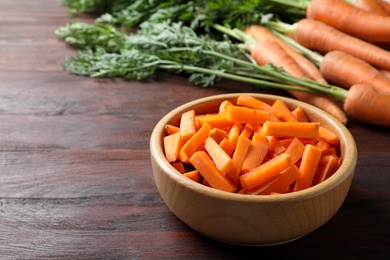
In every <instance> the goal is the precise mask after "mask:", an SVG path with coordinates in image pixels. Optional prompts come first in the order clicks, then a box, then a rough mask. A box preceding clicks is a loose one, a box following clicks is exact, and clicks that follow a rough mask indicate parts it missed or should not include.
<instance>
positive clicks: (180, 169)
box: [171, 162, 186, 173]
mask: <svg viewBox="0 0 390 260" xmlns="http://www.w3.org/2000/svg"><path fill="white" fill-rule="evenodd" d="M171 165H172V166H173V168H175V169H176V170H177V171H178V172H180V173H185V172H186V169H185V168H184V164H183V163H182V162H174V163H171Z"/></svg>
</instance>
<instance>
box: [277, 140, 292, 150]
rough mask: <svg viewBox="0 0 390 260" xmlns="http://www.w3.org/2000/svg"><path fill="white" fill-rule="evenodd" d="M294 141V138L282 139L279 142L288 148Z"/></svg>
mask: <svg viewBox="0 0 390 260" xmlns="http://www.w3.org/2000/svg"><path fill="white" fill-rule="evenodd" d="M293 140H294V138H282V139H280V140H279V142H280V143H281V144H282V145H283V146H284V147H286V148H287V147H288V146H289V145H290V144H291V142H292V141H293Z"/></svg>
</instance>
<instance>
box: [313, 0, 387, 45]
mask: <svg viewBox="0 0 390 260" xmlns="http://www.w3.org/2000/svg"><path fill="white" fill-rule="evenodd" d="M306 16H307V18H311V19H316V20H318V21H321V22H323V23H326V24H328V25H330V26H332V27H334V28H337V29H338V30H340V31H342V32H345V33H347V34H349V35H353V36H355V37H358V38H360V39H363V40H366V41H372V42H390V17H389V16H380V15H376V14H370V13H368V12H365V11H363V10H360V9H359V8H357V7H354V6H353V5H351V4H349V3H347V2H346V1H344V0H312V1H311V2H310V4H309V6H308V8H307V10H306ZM338 41H341V39H339V40H338Z"/></svg>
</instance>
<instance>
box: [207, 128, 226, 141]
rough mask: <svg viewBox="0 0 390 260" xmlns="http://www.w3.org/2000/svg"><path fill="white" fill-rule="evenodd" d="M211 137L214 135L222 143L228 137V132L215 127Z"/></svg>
mask: <svg viewBox="0 0 390 260" xmlns="http://www.w3.org/2000/svg"><path fill="white" fill-rule="evenodd" d="M210 137H212V138H213V139H214V140H215V141H216V142H217V143H220V142H221V141H222V140H223V139H224V138H225V137H227V133H226V131H225V130H222V129H219V128H216V127H214V128H213V129H211V131H210Z"/></svg>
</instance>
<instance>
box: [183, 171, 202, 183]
mask: <svg viewBox="0 0 390 260" xmlns="http://www.w3.org/2000/svg"><path fill="white" fill-rule="evenodd" d="M183 176H185V177H187V178H189V179H191V180H193V181H195V182H199V172H198V171H197V170H193V171H190V172H185V173H183Z"/></svg>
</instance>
